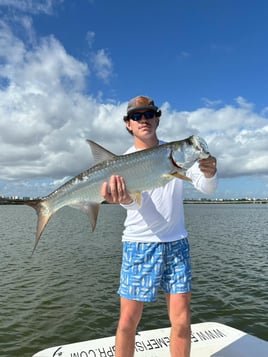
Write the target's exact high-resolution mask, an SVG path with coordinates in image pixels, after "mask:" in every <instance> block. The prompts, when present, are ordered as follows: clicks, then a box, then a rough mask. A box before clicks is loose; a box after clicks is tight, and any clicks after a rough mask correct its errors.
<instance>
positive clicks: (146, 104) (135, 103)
mask: <svg viewBox="0 0 268 357" xmlns="http://www.w3.org/2000/svg"><path fill="white" fill-rule="evenodd" d="M137 110H154V111H155V112H157V110H158V107H157V106H156V105H155V104H154V100H153V99H152V98H150V97H146V96H138V97H135V98H132V99H131V100H130V101H129V102H128V106H127V115H130V114H132V113H134V112H135V111H137Z"/></svg>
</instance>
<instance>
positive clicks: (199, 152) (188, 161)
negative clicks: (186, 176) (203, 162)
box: [170, 135, 210, 170]
mask: <svg viewBox="0 0 268 357" xmlns="http://www.w3.org/2000/svg"><path fill="white" fill-rule="evenodd" d="M209 156H210V153H209V151H208V146H207V143H206V141H205V140H204V139H203V138H201V137H199V136H195V135H193V136H190V137H189V138H188V139H186V140H182V141H177V142H175V143H174V146H173V147H172V149H171V155H170V158H171V161H172V163H173V165H174V166H175V167H177V168H179V169H182V170H187V169H189V168H190V167H191V166H192V165H193V164H194V162H195V161H197V160H200V159H207V158H208V157H209Z"/></svg>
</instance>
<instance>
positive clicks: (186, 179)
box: [170, 172, 192, 182]
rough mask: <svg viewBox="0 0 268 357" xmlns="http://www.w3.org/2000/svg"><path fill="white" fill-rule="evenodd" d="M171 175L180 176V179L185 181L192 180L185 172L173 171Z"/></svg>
mask: <svg viewBox="0 0 268 357" xmlns="http://www.w3.org/2000/svg"><path fill="white" fill-rule="evenodd" d="M170 176H173V177H176V178H179V179H181V180H184V181H189V182H192V179H190V177H188V176H186V175H183V174H179V173H178V172H173V173H172V174H170Z"/></svg>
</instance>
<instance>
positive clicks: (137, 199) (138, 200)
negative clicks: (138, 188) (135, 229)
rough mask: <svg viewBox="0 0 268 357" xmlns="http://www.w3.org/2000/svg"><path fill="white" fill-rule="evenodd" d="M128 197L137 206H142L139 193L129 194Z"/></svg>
mask: <svg viewBox="0 0 268 357" xmlns="http://www.w3.org/2000/svg"><path fill="white" fill-rule="evenodd" d="M130 197H131V198H132V199H133V201H136V202H137V203H138V205H139V206H141V204H142V194H141V192H135V193H131V194H130Z"/></svg>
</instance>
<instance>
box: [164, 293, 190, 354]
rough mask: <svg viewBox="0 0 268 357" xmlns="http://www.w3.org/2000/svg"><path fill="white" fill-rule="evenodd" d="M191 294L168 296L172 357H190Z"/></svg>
mask: <svg viewBox="0 0 268 357" xmlns="http://www.w3.org/2000/svg"><path fill="white" fill-rule="evenodd" d="M190 301H191V293H183V294H170V295H169V294H168V295H167V306H168V313H169V318H170V322H171V335H170V353H171V356H172V357H190V349H191V312H190Z"/></svg>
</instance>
